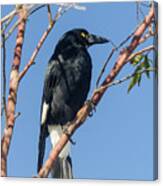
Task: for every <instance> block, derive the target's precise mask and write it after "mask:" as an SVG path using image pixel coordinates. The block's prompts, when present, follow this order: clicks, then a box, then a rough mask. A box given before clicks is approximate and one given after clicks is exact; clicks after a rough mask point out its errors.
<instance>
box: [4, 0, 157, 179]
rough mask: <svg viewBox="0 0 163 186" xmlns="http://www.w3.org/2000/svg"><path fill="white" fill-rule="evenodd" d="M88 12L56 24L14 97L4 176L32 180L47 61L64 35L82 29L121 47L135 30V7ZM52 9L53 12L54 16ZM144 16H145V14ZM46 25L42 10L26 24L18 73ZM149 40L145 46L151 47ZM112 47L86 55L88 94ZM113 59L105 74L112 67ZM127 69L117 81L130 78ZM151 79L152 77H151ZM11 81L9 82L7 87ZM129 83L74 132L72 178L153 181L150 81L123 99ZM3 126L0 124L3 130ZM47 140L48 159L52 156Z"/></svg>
mask: <svg viewBox="0 0 163 186" xmlns="http://www.w3.org/2000/svg"><path fill="white" fill-rule="evenodd" d="M83 5H84V6H86V7H87V10H86V11H78V10H70V11H68V12H67V13H66V14H64V16H63V17H61V18H60V19H59V21H58V22H57V24H56V25H55V27H54V29H53V30H52V32H51V33H50V35H49V37H48V39H47V40H46V42H45V44H44V45H43V47H42V48H41V51H40V53H39V55H38V56H37V58H36V60H35V62H36V65H34V66H32V67H31V69H30V70H29V71H28V73H27V75H26V76H25V78H24V79H23V81H22V82H21V85H20V87H19V91H18V103H17V109H16V110H17V112H21V116H20V117H19V118H18V119H17V120H16V125H15V128H14V135H13V138H12V142H11V148H10V152H9V157H8V176H21V177H31V176H34V175H36V169H37V168H36V167H37V156H38V137H39V128H40V125H39V117H40V116H39V115H40V103H41V96H42V89H43V81H44V73H45V68H46V66H47V63H48V60H49V58H50V56H51V55H52V53H53V51H54V48H55V45H56V43H57V41H58V39H59V38H60V37H61V36H62V34H63V33H64V32H66V31H68V30H70V29H72V28H86V29H87V30H88V31H89V32H92V33H94V34H97V35H101V36H104V37H107V38H110V39H112V41H113V42H114V43H115V44H117V45H118V44H119V43H120V42H121V41H122V40H124V39H125V38H126V36H128V35H129V34H130V33H131V32H132V31H133V30H134V28H135V27H136V25H137V19H136V4H135V3H96V4H83ZM12 9H13V7H12V6H3V7H2V16H4V15H5V14H6V13H7V12H9V11H10V10H12ZM55 10H56V8H55V6H53V12H55ZM143 11H144V12H145V13H146V12H147V8H144V9H143ZM47 24H48V18H47V9H46V8H43V9H41V10H39V11H38V12H37V13H35V14H34V15H33V16H31V17H30V18H29V20H28V22H27V28H26V32H25V42H24V46H23V56H22V62H21V69H23V67H24V65H25V64H26V63H27V62H28V60H29V58H30V56H31V54H32V52H33V50H34V48H35V46H36V44H37V42H38V41H39V39H40V37H41V35H42V33H43V32H44V30H45V29H46V27H47ZM15 37H16V32H14V35H13V36H12V37H11V38H10V39H9V40H8V42H7V43H6V48H7V59H6V60H7V61H6V65H7V78H8V77H9V70H10V66H11V63H12V59H13V49H14V46H15ZM151 43H152V41H151V40H149V41H148V42H147V44H151ZM147 44H146V45H142V47H143V46H147ZM110 50H111V45H110V44H109V43H108V44H105V45H96V46H93V47H91V48H90V49H89V52H90V55H91V57H92V62H93V75H92V82H91V90H90V94H89V95H91V93H92V91H93V89H94V88H95V82H96V80H97V77H98V74H99V71H100V69H101V68H102V65H103V64H104V61H105V60H106V58H107V56H108V54H109V52H110ZM116 57H117V55H115V56H114V57H113V58H112V60H111V62H110V64H109V65H108V68H107V70H106V73H105V74H104V77H105V75H107V73H108V72H109V70H110V69H111V67H112V66H113V64H114V62H115V60H116ZM133 70H134V68H133V67H131V66H130V65H128V66H126V67H125V68H124V69H123V70H122V72H121V73H120V74H119V75H118V77H117V79H119V78H121V77H123V76H125V75H127V74H128V73H131V72H133ZM151 77H152V76H151ZM8 80H9V79H7V81H8ZM128 84H129V82H126V83H123V84H121V85H118V86H116V87H112V88H110V89H109V90H108V91H107V93H106V94H105V96H104V97H103V99H102V100H101V102H100V104H99V105H98V107H97V111H96V113H94V115H93V117H92V118H88V120H87V121H86V122H85V124H84V125H83V126H82V127H81V128H80V129H79V130H77V131H76V133H75V134H74V136H73V140H74V141H76V145H75V146H73V147H72V153H71V156H72V163H73V172H74V177H75V178H89V179H93V178H97V179H141V180H152V179H153V163H154V161H153V158H154V157H153V127H154V124H153V80H152V78H151V79H150V80H148V79H147V78H146V77H145V76H144V78H143V80H142V82H141V87H137V86H136V87H135V88H134V89H133V90H132V91H131V93H130V94H127V87H128ZM3 127H4V123H3V120H2V129H3ZM50 148H51V146H50V142H49V140H47V150H46V157H45V159H46V158H47V156H48V153H49V150H50Z"/></svg>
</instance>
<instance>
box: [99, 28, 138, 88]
mask: <svg viewBox="0 0 163 186" xmlns="http://www.w3.org/2000/svg"><path fill="white" fill-rule="evenodd" d="M137 29H138V27H136V29H135V30H137ZM135 30H134V31H133V32H132V33H131V34H129V35H128V36H127V37H126V38H125V39H124V40H123V41H122V42H121V43H120V44H119V45H118V46H117V47H114V48H112V50H111V52H110V54H109V56H108V58H107V60H106V62H105V63H104V65H103V67H102V69H101V71H100V74H99V76H98V78H97V81H96V88H97V87H98V86H99V83H100V80H101V78H102V75H103V74H104V72H105V69H106V67H107V65H108V63H109V61H110V59H111V57H112V56H113V54H114V52H115V51H118V50H119V49H120V48H121V47H122V46H123V45H124V44H125V43H127V42H128V40H129V39H130V38H131V37H132V36H133V35H134V33H135ZM112 45H113V46H115V44H114V43H113V42H112Z"/></svg>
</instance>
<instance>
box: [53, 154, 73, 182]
mask: <svg viewBox="0 0 163 186" xmlns="http://www.w3.org/2000/svg"><path fill="white" fill-rule="evenodd" d="M51 175H52V178H62V179H72V178H73V175H72V162H71V158H70V156H68V157H67V158H61V157H58V158H57V160H56V161H55V162H54V166H53V168H52V170H51Z"/></svg>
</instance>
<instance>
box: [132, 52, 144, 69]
mask: <svg viewBox="0 0 163 186" xmlns="http://www.w3.org/2000/svg"><path fill="white" fill-rule="evenodd" d="M143 57H144V56H143V55H137V56H135V57H134V58H133V59H131V64H132V65H134V66H135V65H137V64H138V63H139V62H140V61H141V60H142V59H143Z"/></svg>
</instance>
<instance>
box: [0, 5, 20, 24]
mask: <svg viewBox="0 0 163 186" xmlns="http://www.w3.org/2000/svg"><path fill="white" fill-rule="evenodd" d="M16 14H17V10H16V9H15V10H13V11H11V12H10V13H9V14H7V15H6V16H5V17H3V18H2V19H1V21H0V24H1V25H2V24H3V23H4V22H5V21H7V20H8V19H10V18H11V17H13V16H15V15H16Z"/></svg>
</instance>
